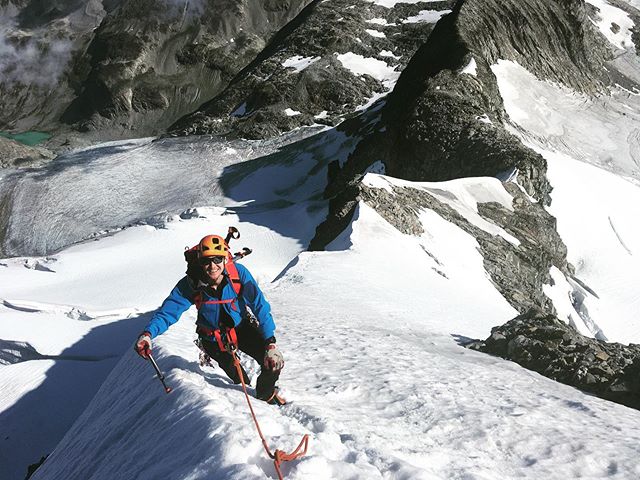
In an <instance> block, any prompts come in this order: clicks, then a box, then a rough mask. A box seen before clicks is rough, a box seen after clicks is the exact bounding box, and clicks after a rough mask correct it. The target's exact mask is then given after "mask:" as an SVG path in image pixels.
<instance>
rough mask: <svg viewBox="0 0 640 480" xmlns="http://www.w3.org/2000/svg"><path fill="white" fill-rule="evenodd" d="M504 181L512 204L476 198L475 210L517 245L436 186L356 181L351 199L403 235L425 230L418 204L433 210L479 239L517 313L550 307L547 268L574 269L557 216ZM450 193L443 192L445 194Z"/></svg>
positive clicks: (549, 309)
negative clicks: (384, 185)
mask: <svg viewBox="0 0 640 480" xmlns="http://www.w3.org/2000/svg"><path fill="white" fill-rule="evenodd" d="M504 186H505V189H506V190H507V191H508V193H509V194H510V195H511V196H512V197H513V202H512V207H513V210H509V209H507V208H505V207H504V206H503V205H501V204H499V203H497V202H489V203H480V204H478V213H479V215H480V216H481V217H483V218H484V219H485V220H487V221H489V222H490V223H492V224H494V225H496V226H498V227H500V228H502V229H503V230H504V231H506V232H507V233H508V234H510V235H512V236H513V237H515V238H516V239H517V240H518V241H519V244H518V245H516V244H514V243H511V242H509V241H508V240H506V239H505V238H503V237H502V236H499V235H494V234H492V233H489V232H487V231H485V230H483V229H481V228H479V227H478V226H476V225H473V224H472V223H470V222H469V220H467V219H466V218H465V217H463V216H462V215H461V214H460V213H458V212H457V211H456V210H455V209H454V208H452V207H451V206H449V205H448V204H447V203H445V202H443V201H442V200H441V199H440V198H438V197H439V195H438V194H442V192H438V189H437V188H435V187H434V188H433V189H429V188H410V187H396V186H388V188H389V189H390V190H391V191H388V190H387V189H386V188H374V187H370V186H367V185H365V184H364V183H359V184H358V185H357V186H356V187H355V189H356V190H357V194H356V200H355V201H356V202H358V201H362V202H364V203H366V204H367V205H369V206H370V207H372V208H373V209H374V210H376V212H378V213H379V214H380V215H381V216H382V217H383V218H384V219H385V220H387V221H388V222H389V223H390V224H391V225H393V226H394V227H395V228H397V229H398V230H399V231H401V232H402V233H405V234H407V235H416V236H418V235H422V234H423V233H425V232H424V229H423V226H422V224H421V222H420V220H419V217H418V214H419V212H420V210H422V209H429V210H432V211H434V212H436V213H437V214H438V215H440V216H441V217H442V218H444V219H445V220H447V221H448V222H450V223H452V224H454V225H457V226H458V227H460V228H461V229H462V230H464V231H465V232H467V233H469V234H470V235H471V236H473V237H474V238H475V239H476V240H477V242H478V245H479V247H480V248H479V250H480V253H481V254H482V256H483V258H484V267H485V270H486V271H487V273H488V275H489V278H490V279H491V281H492V282H493V284H494V285H495V286H496V288H497V289H498V291H499V292H500V293H501V294H502V295H503V296H504V297H505V299H506V300H507V301H508V302H509V303H510V304H511V305H512V306H513V307H514V308H515V309H516V310H518V311H519V312H521V313H524V312H527V311H529V310H531V309H536V310H540V311H547V312H553V311H554V308H553V305H552V303H551V301H550V299H549V298H548V297H547V296H546V295H545V294H544V293H543V286H544V285H550V284H552V283H553V280H552V278H551V276H550V274H549V272H550V270H551V268H552V267H553V266H555V267H556V268H558V269H559V270H560V271H561V272H563V273H564V274H565V275H567V276H570V275H573V268H572V267H571V265H569V264H568V263H567V259H566V253H567V252H566V247H565V246H564V243H563V242H562V240H561V239H560V236H559V235H558V233H557V231H556V229H555V219H554V218H553V217H551V216H549V215H548V214H547V213H546V211H545V209H544V208H543V206H542V205H541V204H539V203H535V202H532V201H531V200H530V199H529V198H528V196H527V195H526V194H525V193H524V192H523V191H522V190H521V188H520V187H519V186H518V185H517V184H515V183H509V182H508V183H505V184H504ZM452 195H453V194H452V193H451V192H447V196H448V197H451V196H452ZM425 253H426V254H427V255H429V256H430V257H431V258H432V259H434V262H435V264H436V265H438V264H439V262H438V260H437V258H436V256H435V255H434V254H433V253H432V252H428V251H426V250H425ZM434 268H436V269H437V267H434Z"/></svg>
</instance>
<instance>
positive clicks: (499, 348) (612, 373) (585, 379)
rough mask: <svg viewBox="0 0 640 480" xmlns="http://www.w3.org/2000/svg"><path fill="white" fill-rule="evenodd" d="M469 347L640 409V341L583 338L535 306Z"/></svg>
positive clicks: (494, 329)
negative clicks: (626, 341)
mask: <svg viewBox="0 0 640 480" xmlns="http://www.w3.org/2000/svg"><path fill="white" fill-rule="evenodd" d="M468 347H469V348H472V349H474V350H479V351H481V352H486V353H490V354H492V355H497V356H499V357H502V358H505V359H507V360H512V361H514V362H516V363H518V364H520V365H522V366H523V367H525V368H528V369H530V370H534V371H536V372H538V373H540V374H542V375H544V376H545V377H549V378H552V379H553V380H557V381H559V382H562V383H566V384H567V385H572V386H574V387H577V388H579V389H580V390H584V391H585V392H589V393H593V394H594V395H597V396H598V397H601V398H605V399H607V400H611V401H614V402H617V403H621V404H623V405H627V406H629V407H632V408H636V409H640V345H635V344H629V345H622V344H619V343H607V342H603V341H600V340H595V339H593V338H589V337H585V336H583V335H580V334H579V333H577V332H576V331H575V330H574V329H573V328H571V327H570V326H569V325H567V324H566V323H564V322H562V321H561V320H558V319H557V318H556V317H554V316H553V315H548V314H544V313H540V312H536V311H534V310H532V311H530V312H527V313H525V314H523V315H519V316H518V317H516V318H514V319H513V320H510V321H509V322H507V323H505V324H504V325H502V326H499V327H495V328H493V329H492V330H491V336H490V337H489V338H487V339H486V340H484V341H476V342H473V343H471V344H469V345H468Z"/></svg>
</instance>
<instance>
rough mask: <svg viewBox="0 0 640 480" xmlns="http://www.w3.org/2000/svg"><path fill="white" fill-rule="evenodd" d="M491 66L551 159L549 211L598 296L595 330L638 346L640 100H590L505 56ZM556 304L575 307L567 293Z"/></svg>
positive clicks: (517, 116)
mask: <svg viewBox="0 0 640 480" xmlns="http://www.w3.org/2000/svg"><path fill="white" fill-rule="evenodd" d="M492 70H493V72H494V73H495V74H496V77H497V80H498V85H499V88H500V93H501V95H502V97H503V99H504V104H505V108H506V110H507V113H508V114H509V118H510V121H511V122H513V124H515V125H516V126H517V127H518V128H517V129H516V128H511V131H512V133H514V134H515V135H518V136H520V138H521V139H522V141H523V143H525V145H527V146H529V147H531V148H532V149H534V150H535V151H537V152H538V153H540V154H541V155H542V156H543V157H544V158H545V159H546V160H547V163H548V167H547V176H548V179H549V181H550V183H551V185H552V186H553V191H552V193H551V197H552V203H551V206H550V207H549V208H548V210H549V212H550V213H551V214H552V215H554V216H555V217H556V218H557V220H558V226H557V229H558V232H559V233H560V236H561V237H562V239H563V241H564V242H565V244H566V245H567V249H568V254H567V256H568V260H569V262H571V264H572V265H574V266H575V267H576V276H577V277H578V279H580V280H581V281H583V282H584V283H585V284H586V285H587V286H588V287H589V288H590V289H591V290H592V291H593V292H595V294H596V295H597V297H596V296H594V295H592V294H591V293H588V292H586V293H585V295H586V298H585V300H584V306H585V307H586V311H587V312H588V316H589V318H588V319H587V322H589V321H591V322H592V323H593V324H594V326H593V328H591V329H590V330H591V331H590V333H591V334H594V333H595V332H596V331H600V332H601V333H602V335H603V337H601V338H607V339H608V340H609V341H617V342H623V343H629V342H632V343H639V342H640V321H639V320H638V318H637V313H636V312H638V310H639V309H640V294H639V293H638V290H637V288H636V286H637V285H638V284H640V273H639V272H640V263H639V262H640V260H638V252H640V227H639V226H638V222H637V219H638V218H640V207H638V205H640V169H639V168H638V162H640V149H639V148H638V128H637V125H638V122H637V121H634V120H637V119H640V104H638V102H637V101H636V99H635V97H629V98H626V99H625V100H624V102H623V101H622V99H621V98H620V95H621V93H620V92H617V91H614V92H612V93H611V94H610V95H609V96H601V97H599V98H595V99H590V98H588V97H586V96H583V95H579V94H577V93H575V92H573V91H572V90H570V89H568V88H565V87H559V86H557V85H551V84H549V83H547V82H543V81H540V80H538V79H536V78H535V77H534V76H533V75H531V74H530V73H528V72H527V71H526V70H525V69H523V68H522V67H520V66H519V65H517V64H515V63H513V62H505V61H500V62H498V64H497V65H494V66H493V67H492ZM623 113H624V115H623ZM554 303H555V304H556V305H557V308H558V310H560V311H564V312H570V309H568V308H567V305H566V297H565V299H562V298H557V297H556V298H555V299H554ZM565 315H567V313H565ZM575 316H576V314H575V311H574V318H573V320H574V322H575V323H576V324H577V325H578V327H579V328H581V327H580V325H579V322H577V321H576V318H575ZM581 331H582V332H583V333H588V332H587V331H585V329H584V328H581Z"/></svg>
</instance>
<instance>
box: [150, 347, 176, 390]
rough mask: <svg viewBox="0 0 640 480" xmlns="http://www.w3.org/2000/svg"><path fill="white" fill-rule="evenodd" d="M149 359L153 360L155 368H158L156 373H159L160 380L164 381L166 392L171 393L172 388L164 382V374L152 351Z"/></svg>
mask: <svg viewBox="0 0 640 480" xmlns="http://www.w3.org/2000/svg"><path fill="white" fill-rule="evenodd" d="M149 360H151V365H153V368H154V369H155V370H156V374H157V375H158V380H160V381H161V382H162V386H163V387H164V391H165V392H166V393H171V390H172V389H171V387H168V386H167V384H166V383H164V374H163V373H162V372H161V371H160V369H159V368H158V364H157V363H156V361H155V360H154V359H153V355H151V353H149Z"/></svg>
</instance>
